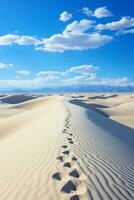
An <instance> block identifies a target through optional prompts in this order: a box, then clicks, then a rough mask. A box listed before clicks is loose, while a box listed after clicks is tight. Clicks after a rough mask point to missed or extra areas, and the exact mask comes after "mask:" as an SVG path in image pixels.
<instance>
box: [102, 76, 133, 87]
mask: <svg viewBox="0 0 134 200" xmlns="http://www.w3.org/2000/svg"><path fill="white" fill-rule="evenodd" d="M100 84H101V85H108V86H127V85H133V86H134V83H132V84H130V81H129V79H128V77H122V78H117V79H114V78H113V79H112V78H104V79H101V80H100Z"/></svg>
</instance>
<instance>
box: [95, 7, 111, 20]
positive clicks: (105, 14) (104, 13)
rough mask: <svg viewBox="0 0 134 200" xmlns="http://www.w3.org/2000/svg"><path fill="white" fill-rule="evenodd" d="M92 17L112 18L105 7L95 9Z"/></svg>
mask: <svg viewBox="0 0 134 200" xmlns="http://www.w3.org/2000/svg"><path fill="white" fill-rule="evenodd" d="M93 15H94V16H95V17H97V18H103V17H111V16H113V15H112V13H111V11H109V10H108V9H107V8H106V7H100V8H97V9H96V10H95V11H94V14H93Z"/></svg>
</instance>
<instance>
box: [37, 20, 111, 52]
mask: <svg viewBox="0 0 134 200" xmlns="http://www.w3.org/2000/svg"><path fill="white" fill-rule="evenodd" d="M92 24H93V22H92V21H91V20H87V19H82V20H80V21H74V22H73V23H71V24H69V25H67V26H66V28H65V29H64V31H63V32H62V33H59V34H54V35H52V36H51V37H50V38H46V39H44V45H43V46H42V45H41V46H39V47H36V50H42V51H49V52H64V51H67V50H86V49H95V48H99V47H101V46H103V45H104V44H106V43H108V42H110V41H111V40H112V36H108V35H102V34H100V33H88V32H87V31H88V30H89V28H91V27H92Z"/></svg>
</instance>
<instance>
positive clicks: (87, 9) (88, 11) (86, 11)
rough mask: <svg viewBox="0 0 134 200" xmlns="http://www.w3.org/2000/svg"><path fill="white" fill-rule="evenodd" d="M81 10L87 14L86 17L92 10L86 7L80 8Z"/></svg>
mask: <svg viewBox="0 0 134 200" xmlns="http://www.w3.org/2000/svg"><path fill="white" fill-rule="evenodd" d="M82 12H83V14H85V15H87V16H88V17H89V16H91V15H92V14H93V11H92V10H90V9H89V8H88V7H84V8H82Z"/></svg>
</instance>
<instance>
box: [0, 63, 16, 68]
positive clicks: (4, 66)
mask: <svg viewBox="0 0 134 200" xmlns="http://www.w3.org/2000/svg"><path fill="white" fill-rule="evenodd" d="M12 66H13V64H6V63H0V69H9V68H10V67H12Z"/></svg>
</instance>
